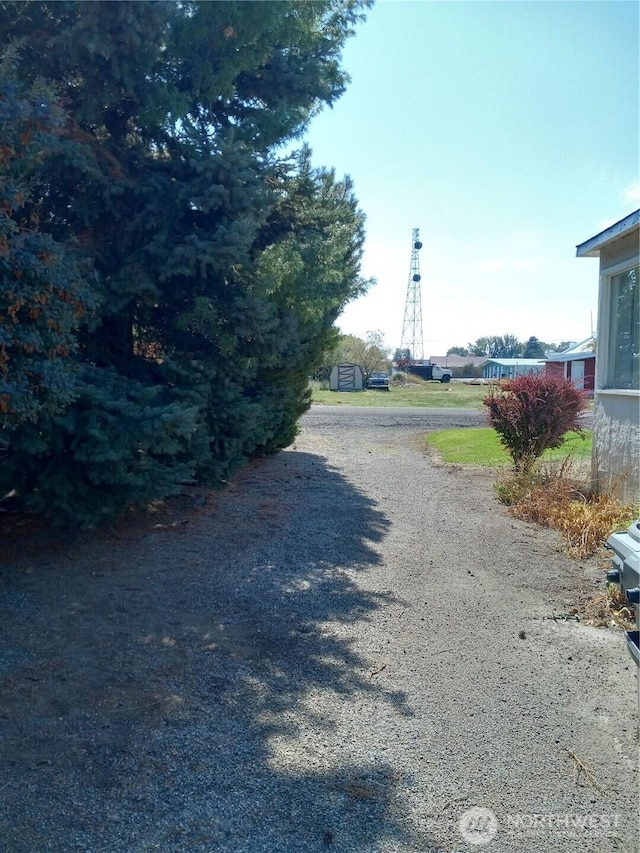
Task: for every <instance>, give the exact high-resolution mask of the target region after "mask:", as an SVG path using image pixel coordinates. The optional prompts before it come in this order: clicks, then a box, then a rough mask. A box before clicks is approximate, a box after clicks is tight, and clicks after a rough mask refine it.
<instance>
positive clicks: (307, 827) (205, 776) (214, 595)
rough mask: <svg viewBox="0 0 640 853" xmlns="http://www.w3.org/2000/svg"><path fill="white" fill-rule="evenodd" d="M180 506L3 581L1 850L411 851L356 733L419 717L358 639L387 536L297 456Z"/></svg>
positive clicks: (362, 500)
mask: <svg viewBox="0 0 640 853" xmlns="http://www.w3.org/2000/svg"><path fill="white" fill-rule="evenodd" d="M198 502H199V503H202V501H200V500H199V501H198ZM182 509H183V508H182ZM182 509H180V511H179V512H178V513H177V515H176V514H174V516H172V517H170V518H167V517H166V516H163V517H162V520H161V521H159V522H157V523H155V524H149V525H147V527H146V528H145V529H142V530H140V529H137V533H138V535H136V536H135V537H133V536H129V535H121V532H119V531H114V532H113V534H112V535H108V534H102V535H101V536H99V537H96V538H94V539H92V540H89V539H85V540H83V541H78V542H76V543H74V544H73V546H72V547H71V549H70V550H68V551H66V552H65V553H64V554H60V553H56V555H55V558H54V559H53V561H52V560H51V559H50V558H47V556H46V554H44V555H43V554H42V553H39V554H38V556H37V557H36V558H35V559H34V558H33V557H30V556H28V555H25V558H24V560H22V561H18V562H17V563H16V564H15V565H14V566H13V567H12V568H11V570H10V571H7V572H5V574H4V576H3V580H4V586H3V587H2V588H0V616H2V617H3V618H2V639H3V645H2V648H3V649H4V652H3V653H2V654H1V655H0V673H1V674H2V675H3V676H4V679H3V682H2V684H3V686H2V688H0V734H2V736H3V740H4V744H5V749H4V752H3V757H2V758H1V759H0V768H1V772H2V775H1V777H0V837H2V838H3V839H4V844H5V847H4V849H6V850H10V851H16V853H17V852H18V851H32V850H35V849H38V850H43V851H45V850H51V851H58V850H59V851H72V850H73V851H75V850H78V851H80V850H82V851H98V850H109V851H110V853H117V851H127V853H137V851H147V850H162V851H167V853H169V851H187V850H188V851H203V853H204V851H207V853H208V851H218V850H219V851H229V852H230V853H240V851H247V853H248V851H251V853H255V851H258V850H266V851H302V850H304V851H315V850H318V851H321V850H326V849H336V850H360V851H364V850H367V851H369V850H371V851H373V850H376V849H386V850H390V849H391V850H402V849H415V845H416V844H417V843H418V840H417V839H416V838H415V837H414V834H413V832H412V830H411V824H410V821H409V820H408V816H407V814H406V812H405V807H404V805H403V791H404V790H406V788H407V787H411V779H409V778H408V777H407V775H406V774H405V772H404V770H403V768H402V767H401V766H396V765H395V763H394V762H393V760H389V759H382V758H381V756H380V754H376V752H375V750H374V749H373V746H372V744H373V740H372V738H371V737H370V736H369V734H368V732H367V730H366V729H367V725H368V723H367V722H366V720H368V719H370V718H375V716H376V715H382V717H384V715H396V714H397V715H401V716H410V715H411V713H412V712H411V707H410V704H409V702H408V700H407V697H406V696H405V695H404V694H403V693H402V692H400V691H393V690H389V689H386V688H385V687H384V685H383V684H382V682H381V681H380V679H378V678H377V677H376V676H377V667H378V665H380V660H379V659H378V658H376V657H375V653H376V650H375V649H374V650H370V649H369V648H368V646H367V635H366V632H365V630H366V624H367V622H368V621H369V620H371V619H372V618H374V616H375V614H376V612H377V611H379V610H380V609H381V608H385V607H389V606H390V605H392V604H394V603H395V602H397V599H396V598H395V597H394V595H393V594H392V593H391V592H388V591H385V592H380V591H374V589H373V588H372V587H373V584H369V585H367V583H366V578H367V575H368V573H371V572H372V571H374V570H375V569H376V567H377V566H378V565H379V564H380V555H379V552H378V550H377V547H376V546H378V545H380V544H381V543H382V542H383V540H384V537H385V533H386V531H387V530H388V528H389V524H390V522H389V519H388V518H387V517H386V516H385V515H384V514H383V513H382V512H380V510H379V509H377V508H376V506H375V504H374V502H372V501H371V500H370V499H369V498H368V497H367V496H366V495H365V494H362V493H361V492H360V491H358V489H356V488H355V487H354V486H353V485H352V484H351V483H349V482H348V481H347V480H346V479H345V478H344V477H343V476H342V474H341V473H340V472H339V471H338V470H336V469H333V468H331V467H330V466H329V465H327V464H326V462H325V461H324V460H323V459H322V458H321V457H319V456H313V455H311V454H307V453H298V452H295V451H287V452H284V453H281V454H280V455H279V456H277V457H275V458H273V459H269V460H264V461H261V462H258V463H254V464H252V465H250V466H249V467H248V468H247V469H246V470H245V471H244V472H243V473H242V474H241V475H240V476H239V477H238V478H237V479H236V480H234V482H233V483H232V484H231V485H230V487H229V489H228V490H227V491H226V492H225V493H224V494H223V495H218V496H216V495H209V496H208V500H207V503H206V505H205V506H204V508H201V509H198V510H192V511H191V512H190V513H188V514H184V512H183V511H182ZM182 516H184V517H182ZM25 560H26V562H27V563H28V564H29V565H28V569H29V570H28V571H27V567H26V565H25ZM419 841H420V842H421V845H422V847H426V846H427V842H425V839H424V838H423V837H422V838H420V839H419ZM427 841H428V840H427ZM433 849H435V848H433Z"/></svg>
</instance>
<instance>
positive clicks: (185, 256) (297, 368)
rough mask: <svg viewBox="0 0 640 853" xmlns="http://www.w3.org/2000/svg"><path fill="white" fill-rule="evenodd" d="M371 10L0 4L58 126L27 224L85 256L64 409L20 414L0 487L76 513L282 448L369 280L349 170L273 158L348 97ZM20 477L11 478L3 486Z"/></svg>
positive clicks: (4, 29)
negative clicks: (355, 52)
mask: <svg viewBox="0 0 640 853" xmlns="http://www.w3.org/2000/svg"><path fill="white" fill-rule="evenodd" d="M367 5H368V3H367V2H359V0H354V1H353V2H346V3H344V2H337V0H321V2H313V3H297V2H282V3H261V2H245V3H235V2H219V3H206V2H195V3H188V2H187V3H181V4H176V3H165V2H155V3H109V2H105V3H92V2H57V3H48V2H42V3H37V4H23V3H5V4H2V6H0V32H1V33H3V36H2V38H3V39H5V40H6V42H7V43H8V42H9V41H10V40H12V39H14V40H15V39H23V40H24V41H23V48H22V56H21V60H20V63H19V66H18V70H19V74H20V77H21V80H22V81H24V82H25V84H26V83H27V82H28V81H32V80H34V79H35V77H36V75H42V76H43V77H44V78H45V79H46V80H48V81H50V82H49V85H51V86H52V87H55V89H56V91H57V92H58V93H59V97H60V100H61V102H62V103H64V105H65V110H66V116H65V120H64V122H63V124H62V126H61V127H60V128H59V131H58V137H59V139H60V141H61V146H60V151H59V152H58V155H57V157H56V158H55V160H54V161H51V162H47V163H46V166H45V165H43V166H42V167H41V168H40V177H41V180H42V181H43V182H46V191H45V192H42V193H41V195H40V197H39V198H38V205H37V207H38V215H39V222H40V228H41V231H42V232H43V233H45V232H46V235H47V238H48V239H51V240H54V241H58V242H60V243H61V244H63V243H65V244H66V243H68V242H69V241H74V243H75V245H77V246H78V247H79V249H80V250H81V251H82V252H83V254H84V257H85V258H86V259H87V262H88V263H89V264H90V265H91V269H92V277H91V278H90V279H89V278H86V279H85V282H90V283H91V289H92V298H93V304H94V306H99V307H95V309H94V311H93V317H92V323H91V324H85V326H84V327H83V328H82V330H81V331H80V334H79V347H78V350H77V354H76V356H75V360H76V362H77V370H76V377H75V385H74V394H73V399H72V400H71V401H70V402H69V403H68V405H67V406H66V408H65V410H64V411H63V412H58V413H57V414H51V415H49V416H47V417H44V416H43V417H41V418H39V419H38V421H37V423H35V424H32V423H29V424H25V426H24V428H22V427H21V428H20V429H19V430H17V432H16V433H15V434H14V435H13V436H12V439H11V450H12V453H11V457H10V459H9V461H8V462H5V463H3V465H2V466H0V491H2V490H3V489H4V491H5V492H6V491H9V490H10V489H14V488H19V491H20V494H21V495H22V496H23V499H24V503H25V505H26V506H31V507H33V508H35V509H37V510H38V511H41V510H44V509H45V508H48V509H49V511H50V512H55V513H56V514H57V517H58V518H60V519H63V520H69V519H75V520H80V521H83V522H91V521H94V520H95V519H96V518H99V517H102V516H104V515H109V514H113V513H116V512H119V511H121V510H122V509H123V508H124V507H126V506H127V504H129V503H131V502H136V503H144V502H145V501H148V500H150V499H151V498H153V497H159V496H162V495H167V494H170V493H172V492H174V491H176V490H177V489H178V488H179V484H180V482H181V480H184V479H185V478H189V477H193V476H198V477H202V478H206V479H207V480H208V481H209V482H216V481H219V480H221V479H224V478H225V477H227V476H228V474H229V472H230V471H232V470H233V469H234V468H235V467H236V466H238V465H240V464H242V462H243V461H244V460H245V459H246V458H247V457H248V456H250V455H251V454H253V453H256V452H272V451H275V450H277V449H279V448H281V447H283V446H286V444H288V443H290V441H291V440H292V438H293V436H294V435H295V431H296V421H297V418H298V417H299V415H300V414H301V412H303V411H304V410H305V408H306V407H307V406H308V405H309V398H308V393H307V378H308V376H309V374H310V373H311V372H312V370H313V367H314V365H315V364H316V363H317V361H318V360H319V358H320V356H321V353H322V351H323V349H324V348H325V347H326V346H327V345H328V344H329V343H330V342H331V340H332V339H333V338H334V336H335V331H334V330H333V321H334V320H335V318H336V317H337V316H338V314H339V312H340V310H341V309H342V307H343V306H344V304H345V303H346V302H347V301H348V300H349V299H351V298H353V297H354V296H356V295H358V294H359V293H360V292H362V290H363V289H364V288H365V287H366V283H365V282H363V281H362V279H361V278H360V276H359V266H360V259H361V255H362V245H363V240H364V232H363V217H362V214H361V213H360V212H359V211H358V209H357V203H356V200H355V198H354V196H353V191H352V188H351V186H350V183H349V182H348V181H337V180H336V179H335V176H334V175H333V174H332V173H331V172H330V171H322V170H313V169H312V168H311V166H310V163H309V154H308V152H306V151H304V150H303V151H302V152H300V153H299V154H297V155H294V156H289V157H287V158H285V159H282V158H278V156H277V154H276V150H277V146H278V145H280V144H281V143H283V142H285V141H287V140H290V139H293V138H295V137H297V136H299V135H300V134H301V133H302V131H303V130H304V128H305V126H306V124H307V123H308V121H309V120H310V118H311V117H312V115H313V114H314V113H315V112H317V111H318V110H319V109H320V108H321V107H322V106H323V105H324V104H327V103H329V104H330V103H332V102H333V101H334V100H335V99H336V98H337V97H339V95H340V94H341V92H342V91H343V89H344V86H345V84H346V76H345V75H344V73H343V72H342V71H341V70H340V67H339V58H340V51H341V48H342V45H343V44H344V41H345V39H346V38H347V37H348V36H349V35H351V34H352V32H353V28H354V25H355V24H356V23H357V21H358V20H359V19H360V18H361V17H362V13H363V10H364V9H365V8H366V6H367ZM18 484H19V485H18Z"/></svg>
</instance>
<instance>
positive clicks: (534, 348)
mask: <svg viewBox="0 0 640 853" xmlns="http://www.w3.org/2000/svg"><path fill="white" fill-rule="evenodd" d="M545 355H546V353H545V349H544V344H543V343H542V341H539V340H538V339H537V338H536V337H533V336H531V337H530V338H529V340H528V341H527V342H526V344H525V345H524V358H544V357H545Z"/></svg>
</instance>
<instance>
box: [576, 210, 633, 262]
mask: <svg viewBox="0 0 640 853" xmlns="http://www.w3.org/2000/svg"><path fill="white" fill-rule="evenodd" d="M635 230H640V209H638V210H635V211H634V212H633V213H630V214H629V216H625V218H624V219H621V220H620V221H619V222H616V223H615V224H614V225H610V226H609V228H605V230H604V231H601V232H600V233H599V234H596V235H595V237H591V238H590V239H589V240H585V242H584V243H580V245H579V246H576V255H577V256H578V257H579V258H598V257H600V249H602V247H603V246H606V245H607V244H608V243H611V242H613V240H619V239H620V237H625V236H626V235H627V234H630V233H631V232H632V231H635Z"/></svg>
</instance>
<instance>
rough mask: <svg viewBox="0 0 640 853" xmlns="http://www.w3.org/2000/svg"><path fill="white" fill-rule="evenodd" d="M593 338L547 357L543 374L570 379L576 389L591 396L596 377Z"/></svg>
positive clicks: (594, 342)
mask: <svg viewBox="0 0 640 853" xmlns="http://www.w3.org/2000/svg"><path fill="white" fill-rule="evenodd" d="M595 344H596V341H595V338H594V337H593V335H591V336H590V337H588V338H586V339H585V340H584V341H580V343H578V344H574V345H573V346H572V347H570V348H569V349H567V350H564V352H554V353H550V354H549V355H548V356H547V362H546V364H545V368H544V372H545V373H546V374H547V376H555V377H557V378H558V379H570V380H571V381H572V382H573V384H574V385H575V386H576V388H579V389H580V390H581V391H587V392H588V393H589V394H593V389H594V387H595V375H596V353H595Z"/></svg>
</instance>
